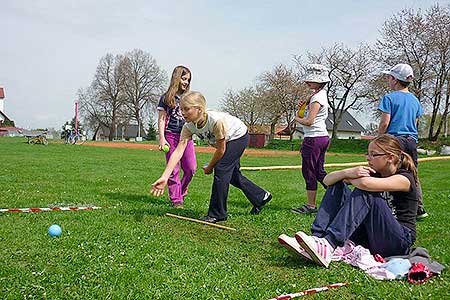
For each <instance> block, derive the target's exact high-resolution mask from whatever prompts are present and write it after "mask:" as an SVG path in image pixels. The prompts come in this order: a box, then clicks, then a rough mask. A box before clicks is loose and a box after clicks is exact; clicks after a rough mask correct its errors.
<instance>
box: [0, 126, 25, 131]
mask: <svg viewBox="0 0 450 300" xmlns="http://www.w3.org/2000/svg"><path fill="white" fill-rule="evenodd" d="M14 130H22V128H18V127H0V131H14Z"/></svg>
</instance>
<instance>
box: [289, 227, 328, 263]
mask: <svg viewBox="0 0 450 300" xmlns="http://www.w3.org/2000/svg"><path fill="white" fill-rule="evenodd" d="M295 239H296V240H297V242H298V243H299V244H300V246H301V247H303V249H305V251H306V252H307V253H308V254H309V255H310V256H311V258H312V260H313V261H314V262H315V263H317V264H318V265H320V266H324V267H325V268H328V266H329V265H330V262H331V257H332V256H333V251H334V249H333V247H331V245H330V243H329V242H328V241H327V240H326V239H325V238H318V237H315V236H309V235H307V234H306V233H304V232H303V231H299V232H297V233H296V234H295Z"/></svg>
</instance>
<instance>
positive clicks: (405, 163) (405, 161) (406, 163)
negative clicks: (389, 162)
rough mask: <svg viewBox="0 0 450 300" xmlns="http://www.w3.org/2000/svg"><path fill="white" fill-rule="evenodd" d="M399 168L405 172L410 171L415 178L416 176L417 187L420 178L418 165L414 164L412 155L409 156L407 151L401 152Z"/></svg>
mask: <svg viewBox="0 0 450 300" xmlns="http://www.w3.org/2000/svg"><path fill="white" fill-rule="evenodd" d="M398 168H402V169H405V170H408V171H409V172H411V173H412V174H413V176H414V181H415V182H416V185H417V183H418V182H419V180H418V177H417V168H416V165H415V164H414V161H413V159H412V157H411V155H409V154H408V153H406V152H405V151H401V152H400V159H399V165H398Z"/></svg>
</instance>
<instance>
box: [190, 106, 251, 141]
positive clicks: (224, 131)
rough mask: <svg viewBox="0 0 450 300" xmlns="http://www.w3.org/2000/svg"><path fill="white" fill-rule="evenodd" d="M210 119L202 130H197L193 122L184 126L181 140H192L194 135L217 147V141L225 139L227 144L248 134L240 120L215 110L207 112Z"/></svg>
mask: <svg viewBox="0 0 450 300" xmlns="http://www.w3.org/2000/svg"><path fill="white" fill-rule="evenodd" d="M206 113H207V114H208V118H207V120H206V124H205V125H204V126H203V127H202V128H197V125H196V124H194V123H193V122H188V123H186V124H184V126H183V129H182V130H181V139H191V138H192V135H194V134H195V135H196V136H198V137H199V138H200V139H201V140H203V141H206V142H208V143H209V144H210V145H211V146H213V147H215V146H216V141H217V140H221V139H223V138H225V142H228V141H233V140H237V139H238V138H240V137H243V136H244V135H245V134H246V133H247V126H246V125H245V124H244V122H242V121H241V120H239V119H238V118H236V117H234V116H232V115H230V114H228V113H225V112H219V111H214V110H206Z"/></svg>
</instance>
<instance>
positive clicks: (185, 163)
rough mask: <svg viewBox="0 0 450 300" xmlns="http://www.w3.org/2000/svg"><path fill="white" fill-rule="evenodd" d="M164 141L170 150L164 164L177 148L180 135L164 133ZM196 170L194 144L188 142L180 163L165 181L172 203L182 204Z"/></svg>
mask: <svg viewBox="0 0 450 300" xmlns="http://www.w3.org/2000/svg"><path fill="white" fill-rule="evenodd" d="M164 135H165V137H166V141H167V142H168V143H169V146H170V150H169V152H167V153H166V162H168V161H169V159H170V156H171V155H172V153H173V151H174V150H175V148H176V147H177V145H178V143H179V141H180V134H179V133H174V132H170V131H166V132H165V133H164ZM180 165H181V169H182V170H183V177H182V178H181V180H180ZM196 168H197V160H196V158H195V149H194V143H193V142H192V140H191V141H188V144H187V146H186V150H184V153H183V156H182V157H181V160H180V163H179V164H177V165H176V166H175V168H174V169H173V172H172V174H170V177H169V180H168V181H167V187H168V189H169V198H170V201H171V202H172V203H183V200H184V196H186V194H187V191H188V186H189V183H190V182H191V180H192V177H193V176H194V173H195V169H196Z"/></svg>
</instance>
